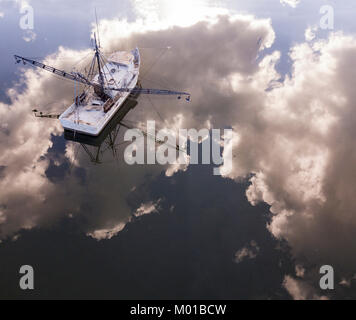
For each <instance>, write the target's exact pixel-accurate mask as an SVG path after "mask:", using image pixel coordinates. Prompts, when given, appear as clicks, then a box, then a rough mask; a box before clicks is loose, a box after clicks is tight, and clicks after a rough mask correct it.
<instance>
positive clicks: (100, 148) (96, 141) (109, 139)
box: [64, 96, 138, 164]
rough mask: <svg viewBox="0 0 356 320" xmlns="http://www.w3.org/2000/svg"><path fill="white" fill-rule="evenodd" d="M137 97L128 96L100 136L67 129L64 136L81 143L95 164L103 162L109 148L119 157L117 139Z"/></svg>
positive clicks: (134, 105) (68, 139) (135, 103)
mask: <svg viewBox="0 0 356 320" xmlns="http://www.w3.org/2000/svg"><path fill="white" fill-rule="evenodd" d="M137 98H138V96H135V97H133V96H131V97H129V98H127V100H126V101H125V102H124V104H123V105H122V106H121V107H120V109H119V110H118V111H117V113H116V114H115V115H114V117H113V118H112V119H111V120H110V122H109V123H108V124H107V125H106V127H105V128H104V129H103V131H102V132H101V133H100V135H99V136H96V137H95V136H90V135H86V134H82V133H78V132H74V131H69V130H65V131H64V138H65V139H66V140H67V141H73V142H76V143H79V144H80V145H81V146H82V148H83V150H84V151H85V152H86V153H87V155H88V156H89V158H90V161H91V162H92V163H94V164H101V163H102V157H103V154H104V153H105V152H106V151H107V150H109V149H110V150H111V151H112V154H113V157H114V158H117V144H116V140H117V137H118V134H119V132H120V129H121V128H122V125H121V121H122V120H123V119H124V118H125V117H126V116H127V114H128V113H129V112H130V111H131V110H132V109H134V108H135V107H136V106H137V104H138V102H137Z"/></svg>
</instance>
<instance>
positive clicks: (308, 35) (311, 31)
mask: <svg viewBox="0 0 356 320" xmlns="http://www.w3.org/2000/svg"><path fill="white" fill-rule="evenodd" d="M317 31H318V27H308V28H307V29H306V30H305V34H304V36H305V40H306V41H313V40H314V39H315V38H316V32H317Z"/></svg>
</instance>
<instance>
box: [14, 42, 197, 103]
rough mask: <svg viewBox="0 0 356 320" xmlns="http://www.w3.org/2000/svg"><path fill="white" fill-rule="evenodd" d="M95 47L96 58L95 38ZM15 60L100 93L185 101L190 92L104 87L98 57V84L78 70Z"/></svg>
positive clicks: (16, 57)
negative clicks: (108, 91)
mask: <svg viewBox="0 0 356 320" xmlns="http://www.w3.org/2000/svg"><path fill="white" fill-rule="evenodd" d="M95 48H96V57H97V59H98V55H100V53H99V49H98V46H97V43H96V39H95ZM14 57H15V60H16V63H20V62H22V63H23V64H24V65H26V64H30V65H32V66H35V67H38V68H40V69H43V70H46V71H48V72H51V73H53V74H56V75H58V76H61V77H63V78H66V79H69V80H72V81H75V82H79V83H82V84H84V85H87V86H92V87H94V89H95V91H96V92H98V93H99V94H100V93H104V91H106V90H112V91H119V92H132V93H133V94H150V95H171V96H178V99H181V97H182V96H186V101H188V102H189V101H190V94H189V93H187V92H181V91H172V90H162V89H146V88H138V87H136V88H134V89H129V88H113V87H105V86H104V79H103V74H102V71H101V67H100V59H99V60H98V65H99V84H97V83H93V82H91V81H90V80H89V79H87V78H86V77H85V76H84V75H83V74H81V73H80V72H66V71H63V70H60V69H57V68H54V67H51V66H48V65H45V64H44V63H41V62H38V61H35V60H32V59H29V58H24V57H21V56H17V55H15V56H14Z"/></svg>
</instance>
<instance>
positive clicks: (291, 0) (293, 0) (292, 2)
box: [280, 0, 300, 8]
mask: <svg viewBox="0 0 356 320" xmlns="http://www.w3.org/2000/svg"><path fill="white" fill-rule="evenodd" d="M280 3H281V4H283V5H289V6H291V7H292V8H296V7H297V6H298V4H299V3H300V0H280Z"/></svg>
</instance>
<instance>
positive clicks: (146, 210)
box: [134, 199, 161, 217]
mask: <svg viewBox="0 0 356 320" xmlns="http://www.w3.org/2000/svg"><path fill="white" fill-rule="evenodd" d="M160 202H161V199H159V200H158V201H156V202H153V201H150V202H148V203H142V204H141V206H140V207H139V208H138V209H137V210H136V212H135V214H134V215H135V216H136V217H141V216H143V215H146V214H150V213H153V212H157V211H158V207H159V203H160Z"/></svg>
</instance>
